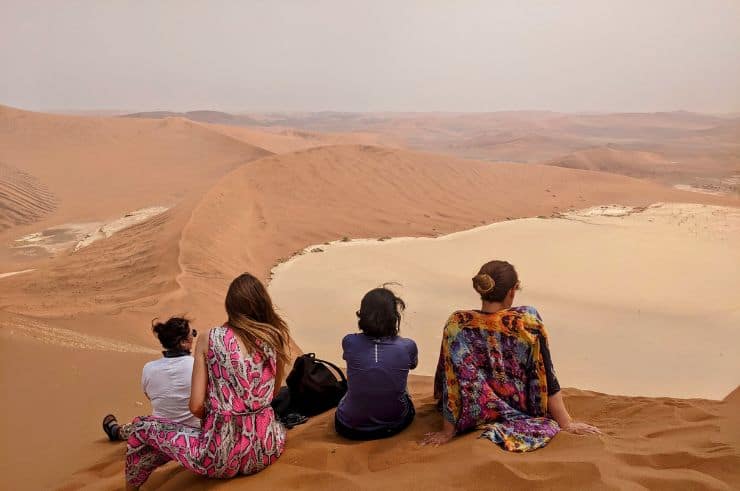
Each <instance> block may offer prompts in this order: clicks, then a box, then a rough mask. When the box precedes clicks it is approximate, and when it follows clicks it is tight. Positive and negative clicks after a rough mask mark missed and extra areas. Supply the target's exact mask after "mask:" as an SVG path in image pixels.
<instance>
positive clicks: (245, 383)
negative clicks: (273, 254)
mask: <svg viewBox="0 0 740 491" xmlns="http://www.w3.org/2000/svg"><path fill="white" fill-rule="evenodd" d="M225 304H226V313H227V314H228V320H227V322H226V323H224V324H223V325H222V326H220V327H214V328H213V329H210V330H209V331H208V333H206V335H205V336H202V337H199V338H198V341H197V343H196V346H195V353H194V357H195V361H194V365H193V381H192V389H191V394H190V410H191V411H192V413H193V414H194V415H195V416H197V417H198V418H201V419H202V420H203V424H202V427H201V429H197V428H193V427H190V426H186V425H183V424H178V423H175V422H173V421H170V420H166V419H161V418H156V417H153V416H146V417H142V418H136V419H135V420H134V427H133V430H132V433H131V436H130V437H129V439H128V450H127V453H126V485H127V489H138V488H139V486H141V485H142V484H143V483H144V482H145V481H146V480H147V478H148V477H149V475H150V474H151V473H152V472H153V471H154V469H156V468H157V467H159V466H161V465H163V464H165V463H167V462H168V461H170V460H175V461H177V462H179V463H180V464H181V465H183V466H184V467H185V468H187V469H189V470H191V471H192V472H194V473H196V474H199V475H202V476H206V477H214V478H229V477H233V476H235V475H237V474H254V473H255V472H259V471H260V470H262V469H264V468H265V467H267V466H268V465H270V464H272V463H273V462H275V461H276V460H277V458H278V457H280V455H281V454H282V452H283V447H284V445H285V427H284V426H283V425H282V424H281V423H280V422H279V421H278V420H277V418H276V417H275V413H274V411H273V409H272V407H271V406H270V401H271V400H272V398H273V396H274V393H275V391H276V389H277V388H279V387H280V382H281V379H282V377H283V367H284V366H285V363H286V361H287V360H288V356H289V354H288V346H289V344H288V343H289V337H288V327H287V325H286V324H285V322H284V321H283V319H281V318H280V316H279V315H278V314H277V312H275V309H274V308H273V305H272V300H271V299H270V296H269V295H268V293H267V290H266V289H265V287H264V285H263V284H262V282H260V281H259V280H258V279H257V278H255V277H254V276H252V275H251V274H249V273H244V274H242V275H241V276H239V277H238V278H236V279H235V280H234V281H233V282H232V283H231V285H230V286H229V291H228V293H227V295H226V302H225Z"/></svg>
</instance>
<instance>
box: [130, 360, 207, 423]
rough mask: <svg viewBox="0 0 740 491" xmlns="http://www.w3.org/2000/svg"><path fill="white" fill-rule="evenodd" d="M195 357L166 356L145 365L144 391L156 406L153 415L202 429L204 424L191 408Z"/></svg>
mask: <svg viewBox="0 0 740 491" xmlns="http://www.w3.org/2000/svg"><path fill="white" fill-rule="evenodd" d="M192 377H193V357H192V356H190V355H188V354H183V355H182V356H176V357H168V356H164V357H162V358H160V359H158V360H154V361H150V362H149V363H147V364H146V365H144V369H143V370H142V372H141V387H142V389H143V390H144V393H145V394H146V396H147V397H148V398H149V400H150V401H151V403H152V415H153V416H157V417H159V418H165V419H169V420H172V421H175V422H177V423H184V424H187V425H190V426H195V427H199V426H200V420H199V419H198V418H196V417H195V416H193V413H191V412H190V409H189V408H188V403H189V401H190V381H191V380H192Z"/></svg>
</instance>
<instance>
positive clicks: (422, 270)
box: [270, 205, 740, 399]
mask: <svg viewBox="0 0 740 491" xmlns="http://www.w3.org/2000/svg"><path fill="white" fill-rule="evenodd" d="M597 211H598V209H597ZM606 214H607V215H616V213H613V212H611V211H609V210H606ZM322 249H323V250H324V252H323V253H308V254H303V255H300V256H297V257H296V258H294V259H293V260H291V261H289V262H287V263H283V264H281V265H279V266H278V267H277V268H276V269H275V274H274V276H273V279H272V282H271V284H270V292H271V294H272V296H273V298H274V300H275V302H276V304H277V305H279V306H280V308H281V309H282V310H283V312H285V315H286V317H287V319H288V321H289V324H290V325H291V328H292V332H293V336H294V338H295V340H296V342H297V343H298V345H299V346H301V348H302V349H303V350H304V351H309V352H310V351H315V352H316V353H317V354H318V355H319V356H321V357H326V358H327V359H329V360H333V361H335V362H341V357H342V354H341V343H340V341H341V339H342V337H343V336H344V335H345V334H346V333H349V332H355V330H356V324H357V321H356V317H355V311H356V310H357V309H358V308H359V302H360V299H361V297H362V295H363V294H364V293H365V292H366V291H367V290H369V289H371V288H373V287H375V286H378V285H380V284H382V283H384V282H388V281H394V282H398V283H400V284H401V285H402V286H398V287H393V288H395V289H396V290H397V291H398V292H399V293H400V294H401V295H402V297H403V298H404V299H405V300H406V302H407V305H408V311H407V314H406V316H405V320H404V323H403V327H402V331H403V334H404V335H406V336H409V337H411V338H412V339H414V340H415V341H416V342H417V344H418V346H419V367H418V369H417V372H416V373H419V374H424V375H432V374H433V373H434V369H435V367H436V363H437V359H438V356H439V343H440V340H441V330H442V329H441V328H442V326H443V325H444V322H445V320H446V319H447V317H448V316H449V314H450V313H451V312H452V311H454V310H458V309H470V308H480V304H479V302H478V301H477V296H476V295H475V292H474V291H473V289H472V287H471V282H470V278H471V277H472V276H474V275H475V274H476V273H477V268H478V267H479V266H480V265H481V264H483V263H484V262H486V261H488V260H490V259H496V258H501V259H506V260H509V261H510V262H512V263H513V264H514V265H515V266H516V267H517V269H518V272H519V274H520V278H521V281H522V284H523V285H524V290H523V291H522V292H521V293H520V294H519V295H518V297H517V303H518V304H524V305H534V306H536V307H537V308H538V309H539V310H540V313H541V314H542V316H543V317H544V319H545V325H546V326H547V327H548V331H549V334H550V336H551V345H552V346H551V348H552V351H553V357H554V361H555V366H556V368H557V372H558V375H559V377H560V378H561V380H562V382H563V383H564V384H567V385H568V386H575V387H579V388H581V389H591V390H599V391H602V392H608V393H611V394H628V395H644V396H670V397H705V398H711V399H721V398H722V397H724V396H725V395H727V394H728V393H729V392H730V391H731V390H732V389H734V388H735V387H737V385H738V384H739V383H740V357H739V356H738V355H740V351H739V348H738V347H739V346H740V210H738V209H737V208H722V207H713V206H707V205H659V206H655V207H651V208H649V209H647V210H646V211H644V212H641V213H632V214H629V215H626V216H621V217H619V216H599V215H598V214H595V213H593V212H592V211H590V210H587V211H586V212H584V213H580V214H579V213H572V214H569V216H568V217H567V218H558V219H536V218H535V219H524V220H515V221H510V222H504V223H497V224H493V225H488V226H484V227H479V228H476V229H474V230H470V231H465V232H458V233H454V234H451V235H447V236H444V237H439V238H435V239H430V238H420V239H394V240H389V241H385V242H379V241H377V240H375V241H355V242H350V243H341V242H339V243H335V244H332V245H331V246H323V247H322ZM309 250H310V249H309Z"/></svg>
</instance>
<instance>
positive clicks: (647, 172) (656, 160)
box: [548, 147, 682, 178]
mask: <svg viewBox="0 0 740 491" xmlns="http://www.w3.org/2000/svg"><path fill="white" fill-rule="evenodd" d="M548 165H557V166H559V167H567V168H569V169H583V170H595V171H603V172H612V173H614V174H622V175H625V176H632V177H652V178H657V177H665V176H667V175H671V174H680V173H682V169H681V167H680V164H679V163H678V162H671V161H670V160H668V159H666V158H665V157H664V156H662V155H659V154H656V153H653V152H640V151H630V150H619V149H616V148H611V147H600V148H590V149H588V150H581V151H579V152H575V153H572V154H569V155H565V156H563V157H560V158H557V159H554V160H552V161H550V162H548ZM671 177H673V176H671Z"/></svg>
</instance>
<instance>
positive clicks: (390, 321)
mask: <svg viewBox="0 0 740 491" xmlns="http://www.w3.org/2000/svg"><path fill="white" fill-rule="evenodd" d="M404 309H406V304H405V303H404V301H403V300H401V298H400V297H398V296H397V295H396V294H395V293H393V291H391V290H389V289H388V288H386V287H385V286H382V287H380V288H375V289H373V290H370V291H369V292H367V293H366V294H365V296H364V297H362V302H360V310H358V311H357V318H358V320H357V325H358V327H359V328H360V330H361V331H362V332H363V333H365V334H366V335H368V336H370V337H372V338H383V337H392V336H397V335H398V331H399V330H400V328H401V313H402V312H403V311H404Z"/></svg>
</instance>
